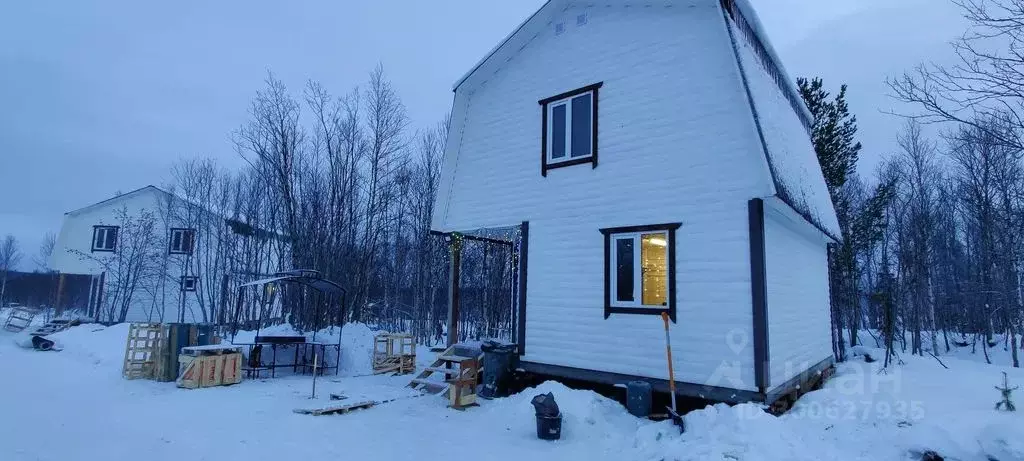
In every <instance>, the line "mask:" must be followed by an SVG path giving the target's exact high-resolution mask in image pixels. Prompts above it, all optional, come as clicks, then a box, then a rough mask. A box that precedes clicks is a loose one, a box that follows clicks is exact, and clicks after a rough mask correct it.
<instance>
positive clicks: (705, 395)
mask: <svg viewBox="0 0 1024 461" xmlns="http://www.w3.org/2000/svg"><path fill="white" fill-rule="evenodd" d="M519 368H520V369H522V370H523V371H525V372H528V373H534V374H538V375H545V376H553V377H556V378H564V379H576V380H580V381H587V382H592V383H600V384H611V385H615V384H625V383H628V382H630V381H646V382H648V383H650V384H651V388H652V389H653V390H654V391H656V392H665V393H667V392H669V386H668V380H667V379H660V378H648V377H646V376H635V375H626V374H621V373H612V372H608V371H597V370H585V369H582V368H572V367H563V366H559V365H549V364H546V363H536V362H528V361H521V362H519ZM676 395H682V396H686V397H695V398H699V399H705V400H712V401H715V402H727V403H744V402H760V401H761V400H762V397H763V395H762V394H760V393H757V392H754V391H744V390H738V389H730V388H727V387H718V386H707V385H704V384H693V383H684V382H679V381H676Z"/></svg>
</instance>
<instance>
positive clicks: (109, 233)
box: [92, 226, 120, 251]
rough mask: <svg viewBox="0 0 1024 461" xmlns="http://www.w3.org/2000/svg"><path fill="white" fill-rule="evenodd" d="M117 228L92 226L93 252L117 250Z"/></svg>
mask: <svg viewBox="0 0 1024 461" xmlns="http://www.w3.org/2000/svg"><path fill="white" fill-rule="evenodd" d="M119 229H120V228H118V227H117V226H92V251H115V250H117V231H118V230H119Z"/></svg>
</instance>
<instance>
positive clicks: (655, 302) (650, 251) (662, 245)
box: [640, 232, 668, 306]
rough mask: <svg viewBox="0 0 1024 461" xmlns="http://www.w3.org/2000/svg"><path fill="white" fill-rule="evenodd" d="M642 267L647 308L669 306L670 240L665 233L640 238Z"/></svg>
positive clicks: (643, 298) (644, 297)
mask: <svg viewBox="0 0 1024 461" xmlns="http://www.w3.org/2000/svg"><path fill="white" fill-rule="evenodd" d="M640 241H641V244H640V267H641V268H642V269H641V278H642V282H641V283H642V286H641V289H642V290H643V295H642V300H643V304H644V305H645V306H667V305H668V238H667V235H666V234H665V233H661V232H659V233H652V234H643V235H641V237H640Z"/></svg>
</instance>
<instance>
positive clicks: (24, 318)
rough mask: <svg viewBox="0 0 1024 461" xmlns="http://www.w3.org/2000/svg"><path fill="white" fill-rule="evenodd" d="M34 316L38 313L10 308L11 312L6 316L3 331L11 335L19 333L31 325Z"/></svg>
mask: <svg viewBox="0 0 1024 461" xmlns="http://www.w3.org/2000/svg"><path fill="white" fill-rule="evenodd" d="M36 314H38V311H36V310H35V309H31V308H28V307H18V306H11V312H10V313H9V314H8V315H7V321H6V322H4V330H7V331H10V332H12V333H18V332H21V331H22V330H24V329H26V328H28V326H29V325H31V324H32V319H33V318H35V316H36Z"/></svg>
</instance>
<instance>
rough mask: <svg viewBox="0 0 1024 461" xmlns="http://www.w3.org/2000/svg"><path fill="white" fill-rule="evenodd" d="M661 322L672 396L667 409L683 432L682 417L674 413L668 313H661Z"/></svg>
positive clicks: (673, 376)
mask: <svg viewBox="0 0 1024 461" xmlns="http://www.w3.org/2000/svg"><path fill="white" fill-rule="evenodd" d="M661 320H662V321H663V322H665V353H666V354H667V355H668V390H669V394H670V395H672V407H671V408H667V410H668V414H669V416H671V417H672V423H673V424H675V425H676V426H679V431H680V432H682V431H683V417H682V416H680V415H679V413H678V412H677V411H676V375H675V373H673V372H672V340H671V339H670V338H669V336H668V313H667V312H662V313H661Z"/></svg>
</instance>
